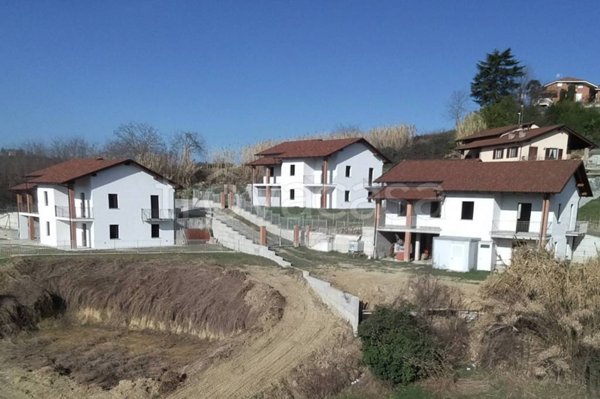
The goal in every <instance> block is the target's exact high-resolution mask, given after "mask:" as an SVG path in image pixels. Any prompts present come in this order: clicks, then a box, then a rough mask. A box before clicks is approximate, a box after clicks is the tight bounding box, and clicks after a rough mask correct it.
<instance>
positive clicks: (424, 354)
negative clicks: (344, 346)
mask: <svg viewBox="0 0 600 399" xmlns="http://www.w3.org/2000/svg"><path fill="white" fill-rule="evenodd" d="M358 336H359V337H360V338H361V340H362V343H363V360H364V361H365V363H366V364H367V365H369V367H370V368H371V370H372V371H373V374H375V375H376V376H377V377H379V378H381V379H383V380H386V381H391V382H393V383H394V384H408V383H410V382H413V381H415V380H417V379H420V378H423V377H426V376H428V375H431V374H432V372H433V371H434V370H436V369H438V368H439V367H440V365H441V357H440V355H439V352H438V349H437V345H436V343H435V341H434V340H433V338H432V336H431V334H430V332H429V330H428V329H427V328H426V327H425V326H424V325H423V324H422V323H420V322H419V320H418V319H417V318H416V317H414V316H412V315H411V313H410V311H409V310H408V309H407V308H403V309H396V308H390V307H379V308H377V309H376V310H375V312H373V314H372V315H371V317H369V318H368V319H367V320H365V321H364V322H363V323H362V324H360V325H359V327H358Z"/></svg>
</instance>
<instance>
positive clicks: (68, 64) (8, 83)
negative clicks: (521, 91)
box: [0, 0, 600, 148]
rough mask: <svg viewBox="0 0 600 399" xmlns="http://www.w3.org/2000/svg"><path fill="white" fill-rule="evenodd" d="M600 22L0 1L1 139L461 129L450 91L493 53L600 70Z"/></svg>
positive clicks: (471, 12)
mask: <svg viewBox="0 0 600 399" xmlns="http://www.w3.org/2000/svg"><path fill="white" fill-rule="evenodd" d="M573 3H576V5H575V4H573ZM598 32H600V2H598V1H597V0H581V1H577V2H570V1H553V0H545V1H537V0H529V1H512V0H503V1H475V0H470V1H466V0H465V1H461V0H455V1H447V0H439V1H427V0H419V1H400V0H398V1H384V0H378V1H366V0H363V1H334V0H331V1H329V0H327V1H325V0H321V1H316V0H315V1H283V0H282V1H241V0H240V1H227V0H225V1H221V0H220V1H212V2H202V1H189V2H188V1H175V0H173V1H87V0H80V1H67V0H64V1H29V0H19V1H8V0H0V146H10V145H16V144H19V143H20V142H21V141H23V140H36V139H42V140H43V139H44V138H46V139H48V138H54V137H72V136H83V137H85V138H87V139H89V140H90V141H92V142H99V143H101V142H104V141H105V139H106V138H108V137H110V136H111V135H112V132H113V130H114V129H115V128H117V127H118V126H119V125H120V124H122V123H127V122H146V123H149V124H151V125H153V126H154V127H156V128H158V129H159V130H160V131H162V132H165V133H171V132H175V131H197V132H199V133H201V134H202V135H203V136H204V138H205V140H206V141H207V142H208V144H209V146H210V147H211V148H221V147H235V146H239V145H243V144H246V143H252V142H254V141H256V140H261V139H265V138H288V137H294V136H297V135H300V134H307V133H316V132H323V131H328V130H331V129H333V128H335V127H336V126H340V125H351V126H357V127H359V128H361V129H369V128H371V127H373V126H379V125H386V124H397V123H408V124H414V125H416V126H417V129H418V131H419V132H428V131H432V130H436V129H443V128H449V127H451V126H452V122H451V121H450V120H449V119H448V117H447V116H446V115H445V114H446V104H447V102H448V99H449V97H450V95H451V93H452V92H453V91H455V90H467V91H468V89H469V83H470V81H471V79H472V78H473V76H474V74H475V72H476V69H475V64H476V62H477V61H478V60H481V59H483V58H484V57H485V54H486V53H487V52H490V51H492V50H493V49H494V48H499V49H504V48H506V47H511V48H512V49H513V53H514V54H515V56H516V57H517V58H518V59H519V60H520V61H522V63H523V64H526V65H527V66H529V67H530V69H531V72H532V74H533V76H534V77H535V78H537V79H539V80H541V81H548V80H551V79H553V78H555V77H556V76H557V74H561V75H562V76H577V77H582V78H586V79H588V80H591V81H594V82H598V81H600V46H599V44H598V38H597V36H598ZM472 106H473V108H475V104H473V105H472Z"/></svg>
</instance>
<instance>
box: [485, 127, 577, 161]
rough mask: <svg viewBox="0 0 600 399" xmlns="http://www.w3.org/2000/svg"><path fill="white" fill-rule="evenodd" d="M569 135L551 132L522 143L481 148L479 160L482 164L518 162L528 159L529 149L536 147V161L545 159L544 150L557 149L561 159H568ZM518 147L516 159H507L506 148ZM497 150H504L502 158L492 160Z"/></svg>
mask: <svg viewBox="0 0 600 399" xmlns="http://www.w3.org/2000/svg"><path fill="white" fill-rule="evenodd" d="M568 143H569V134H568V133H565V132H553V133H549V134H547V135H543V136H541V137H536V138H535V139H533V140H531V141H527V142H522V143H514V144H504V145H501V146H493V147H486V148H482V149H481V151H480V153H479V159H481V160H482V161H484V162H502V161H519V160H523V159H528V157H529V147H537V159H545V156H546V148H558V149H561V150H563V154H562V159H569V154H568V152H567V150H568ZM510 147H518V148H519V149H518V152H517V157H515V158H508V157H507V156H508V152H507V151H508V148H510ZM498 148H503V149H504V157H503V158H501V159H494V150H495V149H498Z"/></svg>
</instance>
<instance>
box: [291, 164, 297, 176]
mask: <svg viewBox="0 0 600 399" xmlns="http://www.w3.org/2000/svg"><path fill="white" fill-rule="evenodd" d="M295 175H296V165H290V176H295Z"/></svg>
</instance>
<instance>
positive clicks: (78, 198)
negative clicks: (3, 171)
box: [12, 158, 177, 249]
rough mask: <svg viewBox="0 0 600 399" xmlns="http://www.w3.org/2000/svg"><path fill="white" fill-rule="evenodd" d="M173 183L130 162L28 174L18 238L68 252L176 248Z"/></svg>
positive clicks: (21, 192)
mask: <svg viewBox="0 0 600 399" xmlns="http://www.w3.org/2000/svg"><path fill="white" fill-rule="evenodd" d="M176 186H177V185H176V184H175V183H173V182H171V181H169V180H167V179H165V178H164V177H162V176H161V175H159V174H158V173H155V172H153V171H151V170H150V169H148V168H146V167H144V166H142V165H140V164H138V163H137V162H135V161H132V160H129V159H111V160H109V159H103V158H95V159H73V160H70V161H66V162H62V163H59V164H56V165H53V166H50V167H48V168H45V169H41V170H38V171H35V172H32V173H30V174H28V175H27V177H26V181H25V182H24V183H21V184H19V185H17V186H15V187H13V188H12V190H13V191H15V192H16V195H17V208H18V213H19V236H20V238H22V239H29V240H37V241H39V242H40V243H41V244H43V245H48V246H52V247H57V248H70V249H83V248H93V249H107V248H132V247H133V248H135V247H153V246H165V245H174V244H175V208H174V206H175V188H176Z"/></svg>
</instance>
